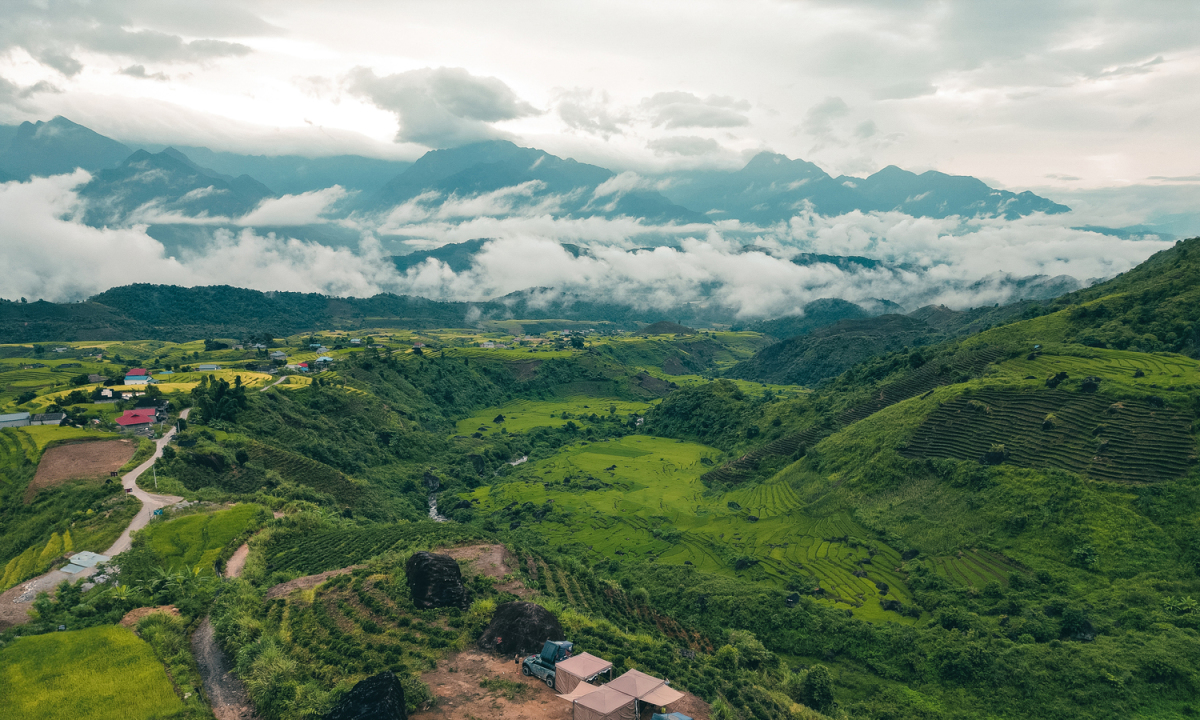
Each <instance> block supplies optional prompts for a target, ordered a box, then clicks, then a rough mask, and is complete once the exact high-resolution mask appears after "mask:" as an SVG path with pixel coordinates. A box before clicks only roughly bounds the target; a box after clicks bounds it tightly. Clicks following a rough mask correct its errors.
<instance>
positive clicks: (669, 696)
mask: <svg viewBox="0 0 1200 720" xmlns="http://www.w3.org/2000/svg"><path fill="white" fill-rule="evenodd" d="M682 697H683V693H681V692H679V691H678V690H676V689H674V688H672V687H670V686H668V685H667V684H666V683H663V684H662V685H659V686H658V687H656V688H654V689H653V690H651V691H650V692H648V693H646V694H645V695H643V696H642V697H640V698H638V699H639V700H641V701H642V702H644V703H646V704H647V705H657V706H658V707H666V706H667V705H670V704H671V703H673V702H675V701H676V700H679V699H680V698H682Z"/></svg>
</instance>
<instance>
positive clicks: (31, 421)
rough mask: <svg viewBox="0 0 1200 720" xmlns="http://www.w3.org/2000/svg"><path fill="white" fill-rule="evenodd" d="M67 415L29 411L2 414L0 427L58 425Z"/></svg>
mask: <svg viewBox="0 0 1200 720" xmlns="http://www.w3.org/2000/svg"><path fill="white" fill-rule="evenodd" d="M66 417H67V414H66V413H61V412H56V413H37V414H30V413H27V412H18V413H9V414H7V415H0V428H6V427H29V426H30V425H58V424H59V423H61V422H62V421H63V419H64V418H66Z"/></svg>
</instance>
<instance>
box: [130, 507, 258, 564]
mask: <svg viewBox="0 0 1200 720" xmlns="http://www.w3.org/2000/svg"><path fill="white" fill-rule="evenodd" d="M259 512H260V508H259V507H258V506H257V505H250V504H242V505H238V506H236V507H234V508H232V509H229V510H221V511H218V512H214V513H203V514H198V515H188V516H186V517H181V518H177V519H175V520H167V521H164V522H158V523H153V524H151V525H150V526H148V527H147V528H146V529H145V530H143V531H142V532H140V533H138V537H137V540H138V542H144V543H145V544H146V545H147V546H148V547H149V548H150V549H151V550H152V551H153V552H154V554H155V555H157V556H158V558H159V559H160V560H161V562H162V565H163V567H166V568H170V569H172V570H178V569H180V568H181V567H183V568H189V569H191V568H198V569H199V571H200V572H201V573H204V574H209V575H211V574H212V573H213V562H214V561H215V560H216V559H217V556H218V555H220V553H221V550H222V549H224V548H225V546H226V545H228V544H229V542H230V541H232V540H233V539H234V538H236V537H238V536H239V535H241V534H242V532H243V531H244V530H245V529H246V528H247V527H248V526H249V525H250V523H252V522H254V521H255V518H256V516H257V515H258V514H259Z"/></svg>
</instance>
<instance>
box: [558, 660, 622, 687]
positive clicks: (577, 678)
mask: <svg viewBox="0 0 1200 720" xmlns="http://www.w3.org/2000/svg"><path fill="white" fill-rule="evenodd" d="M606 670H612V663H610V662H609V661H607V660H605V659H603V658H598V657H596V656H595V655H591V654H589V653H579V654H578V655H575V656H573V657H569V658H567V659H566V660H563V661H561V662H559V663H558V664H557V665H555V667H554V689H555V690H557V691H559V692H561V693H569V692H571V691H572V690H574V689H575V686H577V685H579V684H580V683H584V682H590V681H592V680H595V679H596V676H597V675H599V674H600V673H602V672H605V671H606Z"/></svg>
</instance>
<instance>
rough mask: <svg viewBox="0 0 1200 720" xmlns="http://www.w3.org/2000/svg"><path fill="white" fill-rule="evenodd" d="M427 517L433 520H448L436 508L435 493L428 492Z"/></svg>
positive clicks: (448, 519)
mask: <svg viewBox="0 0 1200 720" xmlns="http://www.w3.org/2000/svg"><path fill="white" fill-rule="evenodd" d="M429 519H430V520H432V521H434V522H449V521H450V518H448V517H446V516H445V515H442V514H441V513H439V512H438V509H437V495H436V494H435V493H429Z"/></svg>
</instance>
